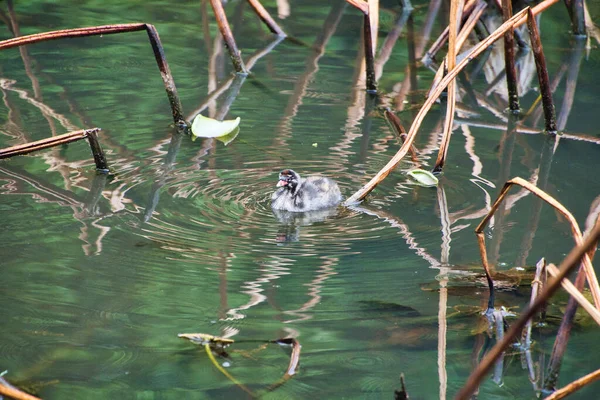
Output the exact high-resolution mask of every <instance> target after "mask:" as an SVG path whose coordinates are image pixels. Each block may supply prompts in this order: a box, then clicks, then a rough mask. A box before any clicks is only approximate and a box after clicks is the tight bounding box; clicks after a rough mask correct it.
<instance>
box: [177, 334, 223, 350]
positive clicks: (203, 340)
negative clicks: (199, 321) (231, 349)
mask: <svg viewBox="0 0 600 400" xmlns="http://www.w3.org/2000/svg"><path fill="white" fill-rule="evenodd" d="M177 337H180V338H184V339H188V340H189V341H191V342H192V343H195V344H201V345H205V344H208V345H210V346H211V347H220V348H223V347H227V346H229V345H230V344H232V343H234V340H232V339H226V338H222V337H219V336H213V335H209V334H206V333H180V334H178V335H177Z"/></svg>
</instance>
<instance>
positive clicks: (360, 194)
mask: <svg viewBox="0 0 600 400" xmlns="http://www.w3.org/2000/svg"><path fill="white" fill-rule="evenodd" d="M352 1H356V0H352ZM556 2H558V0H545V1H543V2H542V3H540V4H538V5H537V6H535V7H534V8H533V9H532V10H533V13H534V14H538V13H540V12H542V11H544V10H545V9H547V8H548V7H550V6H551V5H552V4H554V3H556ZM526 21H527V9H524V10H522V11H520V12H519V13H517V14H515V16H513V17H512V18H511V19H510V20H508V21H506V22H505V23H503V24H502V25H500V27H499V28H498V29H496V30H495V31H494V32H493V33H492V34H490V36H488V37H487V38H486V39H484V40H483V41H481V42H480V43H479V44H478V45H476V46H474V47H473V48H472V49H471V50H470V51H469V53H468V54H467V55H466V56H465V57H464V58H463V60H462V61H461V62H460V63H458V64H457V65H456V67H455V68H454V69H453V70H451V71H448V74H447V75H446V77H445V78H444V79H442V81H441V82H440V84H439V85H438V86H437V87H436V89H435V90H434V91H433V92H432V93H431V95H430V96H429V98H428V99H427V100H426V101H425V103H424V104H423V106H422V107H421V109H420V110H419V113H418V114H417V115H416V117H415V119H414V121H413V124H412V125H411V127H410V130H409V132H408V136H407V138H406V142H404V145H403V146H402V147H401V148H400V150H398V152H397V153H396V154H395V155H394V157H392V159H391V160H390V161H388V163H387V164H386V165H385V166H384V167H383V168H382V169H381V170H380V171H379V172H378V173H377V174H376V175H375V176H374V177H373V178H371V180H370V181H369V182H368V183H367V184H365V185H364V186H363V187H361V188H360V189H359V190H358V191H356V192H355V193H354V194H353V195H352V196H350V197H349V198H348V199H347V200H346V201H345V202H344V204H345V205H349V204H354V203H357V202H359V201H361V200H362V199H364V198H365V197H366V196H367V195H368V194H369V193H370V192H371V191H372V190H373V189H375V187H376V186H377V185H378V184H379V183H380V182H381V181H383V180H384V179H385V178H386V177H387V176H388V175H389V173H390V172H392V170H393V169H394V168H395V167H396V166H397V165H398V164H399V163H400V161H402V159H403V158H404V156H405V155H406V153H407V152H408V150H409V149H410V146H411V145H412V144H413V142H414V140H415V137H416V135H417V131H418V129H419V127H420V126H421V123H422V122H423V120H424V119H425V116H426V115H427V112H428V111H429V109H431V107H432V106H433V104H434V103H435V101H436V100H437V98H438V97H439V95H440V94H441V93H442V91H444V89H445V88H446V87H447V86H448V85H449V84H450V82H451V81H452V80H454V78H455V77H456V76H457V75H458V74H459V72H460V71H462V70H463V69H464V68H465V67H466V66H467V64H468V63H469V62H471V61H472V60H473V59H474V58H475V57H477V56H478V55H479V54H481V53H482V52H483V51H484V50H485V49H486V48H488V47H489V46H491V45H492V43H494V42H495V41H496V40H498V39H499V38H500V37H501V36H502V35H503V34H504V32H505V31H506V30H507V29H509V28H510V27H516V26H519V25H522V24H523V23H525V22H526Z"/></svg>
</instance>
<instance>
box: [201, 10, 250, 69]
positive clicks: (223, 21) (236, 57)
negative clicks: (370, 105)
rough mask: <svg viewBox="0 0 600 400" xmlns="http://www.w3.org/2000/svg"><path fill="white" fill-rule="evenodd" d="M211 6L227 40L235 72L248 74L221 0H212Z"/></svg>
mask: <svg viewBox="0 0 600 400" xmlns="http://www.w3.org/2000/svg"><path fill="white" fill-rule="evenodd" d="M210 6H211V7H212V9H213V12H214V14H215V18H216V20H217V25H218V26H219V31H220V32H221V35H223V39H224V40H225V46H226V47H227V50H228V51H229V56H230V57H231V62H232V63H233V68H234V69H235V72H237V73H238V74H244V75H248V70H246V66H245V65H244V60H242V55H241V53H240V51H239V50H238V47H237V44H235V39H234V37H233V33H232V32H231V28H230V27H229V22H227V15H225V10H224V9H223V4H221V0H210Z"/></svg>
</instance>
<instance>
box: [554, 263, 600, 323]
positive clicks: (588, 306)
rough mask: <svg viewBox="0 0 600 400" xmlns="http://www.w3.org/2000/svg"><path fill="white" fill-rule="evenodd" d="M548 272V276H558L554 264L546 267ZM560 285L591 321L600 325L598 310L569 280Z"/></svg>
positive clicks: (599, 312) (564, 280)
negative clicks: (587, 314) (586, 313)
mask: <svg viewBox="0 0 600 400" xmlns="http://www.w3.org/2000/svg"><path fill="white" fill-rule="evenodd" d="M548 272H549V273H550V275H552V277H556V276H557V275H558V269H556V266H555V265H554V264H549V265H548ZM561 284H562V287H563V289H565V290H566V291H567V292H568V293H569V294H570V295H571V296H572V297H573V298H574V299H575V301H577V302H578V303H579V305H580V306H581V307H582V308H583V309H584V310H585V311H587V312H588V313H589V314H590V316H591V317H592V319H593V320H594V321H596V323H597V324H598V325H600V311H598V309H597V308H595V307H594V306H593V305H592V303H590V302H589V301H588V299H586V298H585V296H584V295H583V294H581V292H580V291H579V290H578V289H577V288H576V287H575V285H573V284H572V283H571V281H570V280H568V279H563V280H562V282H561Z"/></svg>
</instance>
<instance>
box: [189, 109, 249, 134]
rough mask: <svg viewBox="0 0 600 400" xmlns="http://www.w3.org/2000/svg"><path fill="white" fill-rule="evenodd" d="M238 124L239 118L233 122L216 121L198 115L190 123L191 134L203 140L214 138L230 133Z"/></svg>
mask: <svg viewBox="0 0 600 400" xmlns="http://www.w3.org/2000/svg"><path fill="white" fill-rule="evenodd" d="M239 124H240V117H237V118H236V119H234V120H227V121H217V120H216V119H212V118H208V117H205V116H204V115H201V114H198V116H197V117H196V118H195V119H194V122H193V123H192V134H193V135H194V136H198V137H204V138H216V137H221V136H225V135H228V134H230V133H232V132H233V131H234V130H235V129H236V128H237V127H238V125H239Z"/></svg>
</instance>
